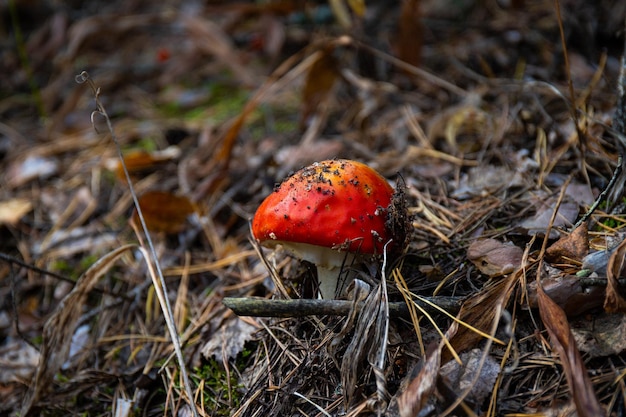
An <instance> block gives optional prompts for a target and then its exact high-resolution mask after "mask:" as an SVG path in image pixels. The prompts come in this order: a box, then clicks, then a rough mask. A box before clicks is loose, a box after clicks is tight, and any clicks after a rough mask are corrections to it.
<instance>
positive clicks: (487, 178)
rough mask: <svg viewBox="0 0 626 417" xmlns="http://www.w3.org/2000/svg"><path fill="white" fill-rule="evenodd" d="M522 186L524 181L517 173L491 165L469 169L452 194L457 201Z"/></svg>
mask: <svg viewBox="0 0 626 417" xmlns="http://www.w3.org/2000/svg"><path fill="white" fill-rule="evenodd" d="M522 185H524V179H523V178H522V176H521V175H519V173H517V172H516V171H514V170H511V169H508V168H506V167H497V166H493V165H487V166H483V165H481V166H477V167H473V168H470V170H469V171H468V173H467V175H463V177H462V178H461V181H460V183H459V187H458V188H457V189H456V190H455V191H454V192H453V193H452V196H453V197H455V198H458V199H466V198H471V197H473V196H484V195H489V194H495V193H497V192H499V191H501V190H508V189H510V188H511V187H519V186H522Z"/></svg>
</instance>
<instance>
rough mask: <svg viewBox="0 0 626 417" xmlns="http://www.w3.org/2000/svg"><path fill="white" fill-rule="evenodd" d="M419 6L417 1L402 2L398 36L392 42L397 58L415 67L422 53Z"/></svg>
mask: <svg viewBox="0 0 626 417" xmlns="http://www.w3.org/2000/svg"><path fill="white" fill-rule="evenodd" d="M419 4H420V1H419V0H408V1H404V2H402V9H401V11H400V17H399V19H398V34H397V35H396V37H395V42H394V43H395V49H396V51H397V52H396V53H397V54H398V58H400V59H401V60H403V61H405V62H407V63H409V64H411V65H413V66H416V67H417V66H419V64H420V58H421V53H422V20H421V19H420V8H419Z"/></svg>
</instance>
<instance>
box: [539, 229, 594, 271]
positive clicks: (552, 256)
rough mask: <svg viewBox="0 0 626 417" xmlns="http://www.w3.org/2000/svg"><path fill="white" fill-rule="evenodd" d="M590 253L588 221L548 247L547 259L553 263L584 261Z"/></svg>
mask: <svg viewBox="0 0 626 417" xmlns="http://www.w3.org/2000/svg"><path fill="white" fill-rule="evenodd" d="M588 253H589V239H588V237H587V223H583V224H581V225H580V226H578V227H577V228H576V229H574V231H573V232H572V233H570V234H568V235H565V236H562V237H561V238H560V239H559V240H557V241H556V242H554V243H553V244H552V245H551V246H550V247H549V248H548V249H546V257H545V258H546V260H547V261H548V262H552V263H569V262H571V261H572V260H573V261H578V262H582V260H583V258H584V257H585V256H587V254H588Z"/></svg>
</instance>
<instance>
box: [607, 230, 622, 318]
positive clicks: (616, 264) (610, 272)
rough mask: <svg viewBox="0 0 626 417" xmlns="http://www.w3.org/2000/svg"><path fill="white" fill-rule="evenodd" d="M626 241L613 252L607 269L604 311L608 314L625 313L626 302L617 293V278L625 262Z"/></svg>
mask: <svg viewBox="0 0 626 417" xmlns="http://www.w3.org/2000/svg"><path fill="white" fill-rule="evenodd" d="M625 257H626V240H624V241H623V242H622V243H621V244H620V245H619V246H618V247H617V249H616V250H615V252H613V254H612V255H611V258H610V259H609V265H608V267H607V271H606V272H607V280H608V281H607V287H606V299H605V300H604V309H605V310H606V311H607V312H608V313H618V312H619V313H626V300H625V299H624V297H623V296H622V295H621V294H620V292H619V287H620V285H619V282H618V278H619V277H620V274H621V272H622V270H623V269H624V263H625V262H626V259H625Z"/></svg>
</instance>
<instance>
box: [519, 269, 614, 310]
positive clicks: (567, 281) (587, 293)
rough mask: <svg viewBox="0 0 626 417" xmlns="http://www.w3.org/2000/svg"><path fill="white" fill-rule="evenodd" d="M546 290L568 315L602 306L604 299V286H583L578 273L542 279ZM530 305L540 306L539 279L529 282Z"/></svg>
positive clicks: (542, 284)
mask: <svg viewBox="0 0 626 417" xmlns="http://www.w3.org/2000/svg"><path fill="white" fill-rule="evenodd" d="M541 287H542V288H543V290H544V292H545V293H546V294H547V295H548V297H550V299H552V301H554V302H555V303H556V304H558V306H559V307H561V308H562V309H563V311H565V314H567V316H576V315H579V314H582V313H584V312H585V311H588V310H591V309H592V308H596V307H600V306H601V305H602V301H603V300H604V288H603V287H600V286H595V287H588V288H583V287H582V285H580V277H577V276H576V275H565V276H561V275H559V276H556V277H550V278H544V279H542V280H541ZM527 288H528V305H529V306H530V307H532V308H536V307H538V305H539V303H538V301H537V281H532V282H529V283H528V287H527Z"/></svg>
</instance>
